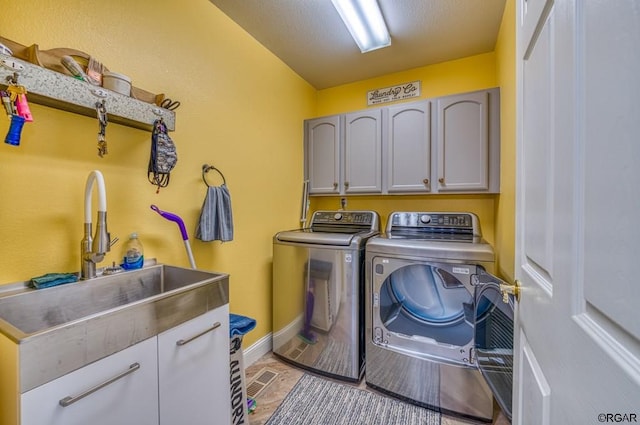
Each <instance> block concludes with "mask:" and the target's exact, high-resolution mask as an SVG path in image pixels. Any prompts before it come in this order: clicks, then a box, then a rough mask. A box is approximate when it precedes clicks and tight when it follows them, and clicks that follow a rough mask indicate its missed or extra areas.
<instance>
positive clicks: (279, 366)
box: [245, 353, 509, 425]
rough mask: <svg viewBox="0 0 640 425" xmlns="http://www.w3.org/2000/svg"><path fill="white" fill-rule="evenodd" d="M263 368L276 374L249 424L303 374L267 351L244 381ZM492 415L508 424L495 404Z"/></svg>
mask: <svg viewBox="0 0 640 425" xmlns="http://www.w3.org/2000/svg"><path fill="white" fill-rule="evenodd" d="M263 368H267V369H270V370H272V371H274V372H277V373H278V376H277V377H276V379H275V380H274V381H273V382H271V383H270V384H269V385H268V386H267V387H265V388H264V389H263V390H262V391H261V392H260V393H259V394H258V396H257V397H256V402H257V408H256V410H255V411H254V413H252V414H251V415H249V421H250V424H251V425H263V424H264V423H265V422H267V420H268V419H269V418H270V417H271V415H272V414H273V412H274V411H275V410H276V409H277V407H278V406H279V405H280V403H281V402H282V400H283V399H284V398H285V397H286V395H287V394H288V393H289V391H291V389H292V388H293V386H294V385H295V384H296V382H298V379H300V377H301V376H302V375H303V374H304V371H303V370H302V369H298V368H296V367H293V366H291V365H289V364H287V363H284V362H282V361H281V360H279V359H278V358H276V357H275V356H273V355H272V354H271V353H268V354H266V355H264V356H263V357H262V358H260V359H259V360H258V361H257V362H255V363H254V364H252V365H251V366H249V367H248V368H247V369H246V370H245V374H246V382H247V383H249V382H251V379H252V378H253V377H254V376H255V375H256V374H257V373H258V372H260V371H261V370H262V369H263ZM354 385H355V384H354ZM359 388H362V389H365V390H369V391H373V390H370V389H369V388H367V386H366V384H365V383H364V380H363V381H362V382H361V383H360V384H359ZM493 417H494V419H493V425H508V424H509V420H508V419H507V418H506V417H505V416H504V415H503V414H502V412H501V411H500V409H499V408H498V407H497V406H495V407H494V414H493ZM482 423H483V422H474V421H469V420H462V419H459V418H456V417H452V416H447V415H442V425H469V424H482Z"/></svg>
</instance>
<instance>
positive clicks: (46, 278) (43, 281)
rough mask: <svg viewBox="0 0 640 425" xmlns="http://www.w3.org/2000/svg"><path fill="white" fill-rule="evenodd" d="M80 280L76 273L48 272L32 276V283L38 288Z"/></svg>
mask: <svg viewBox="0 0 640 425" xmlns="http://www.w3.org/2000/svg"><path fill="white" fill-rule="evenodd" d="M77 280H78V275H77V274H74V273H47V274H45V275H42V276H38V277H34V278H31V285H32V286H33V287H34V288H36V289H44V288H50V287H52V286H58V285H62V284H64V283H72V282H76V281H77Z"/></svg>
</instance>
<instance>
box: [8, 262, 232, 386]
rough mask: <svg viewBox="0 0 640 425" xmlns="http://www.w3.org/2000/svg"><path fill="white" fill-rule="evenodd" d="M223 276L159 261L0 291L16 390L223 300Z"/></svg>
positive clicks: (155, 332)
mask: <svg viewBox="0 0 640 425" xmlns="http://www.w3.org/2000/svg"><path fill="white" fill-rule="evenodd" d="M228 302H229V276H228V275H227V274H224V273H213V272H206V271H202V270H193V269H185V268H180V267H174V266H168V265H164V264H159V265H154V266H150V267H145V268H143V269H140V270H134V271H127V272H123V273H119V274H115V275H111V276H103V277H98V278H95V279H90V280H86V281H79V282H76V283H69V284H64V285H60V286H56V287H52V288H46V289H38V290H28V291H22V292H19V293H17V294H12V295H8V296H0V332H1V333H2V334H4V335H5V336H7V337H9V338H10V339H11V340H13V341H14V342H16V343H17V344H18V349H19V356H20V387H21V392H24V391H28V390H29V389H31V388H35V387H36V386H38V385H41V384H43V383H45V382H48V381H50V380H52V379H55V378H57V377H59V376H62V375H64V374H66V373H68V372H70V371H72V370H75V369H77V368H79V367H82V366H84V365H86V364H89V363H91V362H93V361H96V360H99V359H100V358H103V357H106V356H108V355H110V354H113V353H115V352H117V351H120V350H122V349H124V348H127V347H129V346H131V345H133V344H136V343H138V342H140V341H142V340H144V339H147V338H150V337H153V336H155V335H158V334H159V333H161V332H164V331H165V330H167V329H170V328H172V327H175V326H177V325H179V324H181V323H183V322H186V321H187V320H190V319H192V318H194V317H197V316H199V315H201V314H204V313H206V312H207V311H209V310H212V309H214V308H217V307H219V306H222V305H224V304H228Z"/></svg>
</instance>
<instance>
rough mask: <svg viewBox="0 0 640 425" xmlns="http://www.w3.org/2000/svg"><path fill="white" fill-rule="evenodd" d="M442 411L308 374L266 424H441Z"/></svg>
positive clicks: (301, 379)
mask: <svg viewBox="0 0 640 425" xmlns="http://www.w3.org/2000/svg"><path fill="white" fill-rule="evenodd" d="M440 421H441V416H440V414H439V413H437V412H435V411H432V410H429V409H424V408H422V407H418V406H415V405H412V404H409V403H405V402H402V401H399V400H396V399H394V398H391V397H385V396H382V395H379V394H375V393H372V392H369V391H366V390H361V389H358V388H356V387H354V386H351V385H348V384H342V383H338V382H334V381H330V380H328V379H324V378H319V377H316V376H314V375H309V374H305V375H304V376H303V377H302V378H300V380H299V381H298V383H297V384H296V385H295V387H294V388H293V389H292V390H291V392H290V393H289V394H288V395H287V397H286V398H285V399H284V401H283V402H282V404H281V405H280V406H279V407H278V409H277V410H276V411H275V412H274V413H273V415H272V416H271V418H269V420H268V421H267V422H266V425H296V424H299V425H302V424H304V425H440Z"/></svg>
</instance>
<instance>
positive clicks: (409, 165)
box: [384, 101, 431, 192]
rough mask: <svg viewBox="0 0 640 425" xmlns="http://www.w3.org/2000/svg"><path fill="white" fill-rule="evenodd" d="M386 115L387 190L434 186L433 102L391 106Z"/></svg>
mask: <svg viewBox="0 0 640 425" xmlns="http://www.w3.org/2000/svg"><path fill="white" fill-rule="evenodd" d="M384 112H385V113H386V114H387V115H386V117H385V125H386V127H385V129H384V132H385V147H384V152H385V158H384V159H385V164H384V170H385V173H386V176H385V182H386V190H387V191H388V192H429V191H430V190H431V181H430V178H431V119H430V115H431V104H430V102H428V101H420V102H412V103H410V104H401V105H396V106H391V107H389V108H387V109H385V111H384Z"/></svg>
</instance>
